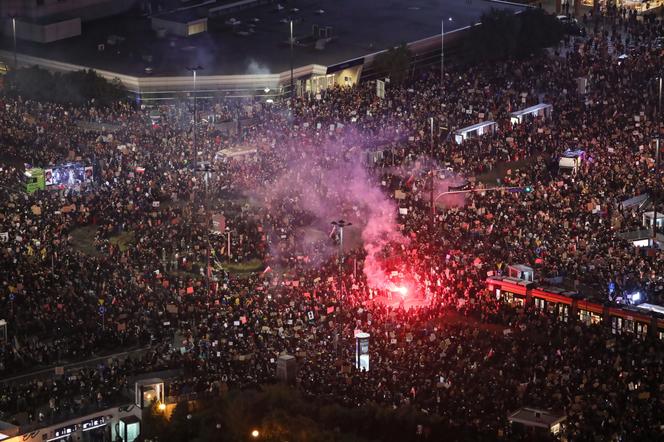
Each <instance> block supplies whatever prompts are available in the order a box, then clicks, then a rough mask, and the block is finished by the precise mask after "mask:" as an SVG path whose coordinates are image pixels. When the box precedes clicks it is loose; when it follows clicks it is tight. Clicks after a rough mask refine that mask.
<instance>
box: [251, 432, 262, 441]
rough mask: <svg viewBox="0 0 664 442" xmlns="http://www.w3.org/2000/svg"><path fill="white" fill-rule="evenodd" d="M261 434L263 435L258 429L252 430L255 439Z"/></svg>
mask: <svg viewBox="0 0 664 442" xmlns="http://www.w3.org/2000/svg"><path fill="white" fill-rule="evenodd" d="M260 435H261V433H260V431H258V430H252V431H251V437H253V438H254V439H258V436H260Z"/></svg>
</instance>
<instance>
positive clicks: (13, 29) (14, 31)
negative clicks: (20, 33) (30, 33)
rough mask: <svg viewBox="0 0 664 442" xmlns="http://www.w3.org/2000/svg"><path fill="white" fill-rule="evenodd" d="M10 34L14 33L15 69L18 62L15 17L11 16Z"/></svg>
mask: <svg viewBox="0 0 664 442" xmlns="http://www.w3.org/2000/svg"><path fill="white" fill-rule="evenodd" d="M12 34H13V35H14V70H17V69H18V62H17V59H16V17H12Z"/></svg>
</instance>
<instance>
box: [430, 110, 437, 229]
mask: <svg viewBox="0 0 664 442" xmlns="http://www.w3.org/2000/svg"><path fill="white" fill-rule="evenodd" d="M434 154H435V148H434V141H433V117H431V170H430V171H429V173H430V174H431V193H430V201H431V234H433V227H434V224H435V222H436V221H435V220H436V206H435V204H434V199H433V186H434V179H435V177H434V174H435V170H436V168H435V167H434V165H435V160H434Z"/></svg>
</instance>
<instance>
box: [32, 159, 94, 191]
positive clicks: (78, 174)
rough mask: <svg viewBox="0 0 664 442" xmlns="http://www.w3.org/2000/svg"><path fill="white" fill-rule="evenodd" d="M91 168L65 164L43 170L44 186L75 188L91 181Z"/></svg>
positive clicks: (76, 164)
mask: <svg viewBox="0 0 664 442" xmlns="http://www.w3.org/2000/svg"><path fill="white" fill-rule="evenodd" d="M92 178H93V168H92V166H84V165H82V164H78V163H67V164H61V165H58V166H54V167H52V168H49V169H44V182H45V184H46V186H63V187H66V186H75V185H77V184H83V183H85V182H89V181H92Z"/></svg>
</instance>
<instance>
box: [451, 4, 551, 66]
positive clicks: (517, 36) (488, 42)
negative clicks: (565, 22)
mask: <svg viewBox="0 0 664 442" xmlns="http://www.w3.org/2000/svg"><path fill="white" fill-rule="evenodd" d="M481 23H482V25H481V26H474V27H472V28H471V29H470V30H469V31H468V35H467V37H466V38H465V40H464V43H463V53H464V54H465V58H466V61H469V62H486V61H494V60H503V59H509V58H517V59H523V58H526V57H530V56H532V55H536V54H537V53H539V52H540V51H541V50H542V49H543V48H545V47H548V46H552V45H555V44H556V43H557V42H559V41H560V40H561V39H562V38H563V36H564V30H563V26H562V24H561V23H560V21H559V20H558V19H556V18H555V17H554V16H552V15H550V14H547V13H546V12H544V11H543V10H541V9H533V8H531V9H527V10H525V11H524V12H523V13H521V14H518V15H516V14H513V13H511V12H509V11H504V10H491V11H490V12H488V13H485V14H484V15H482V19H481Z"/></svg>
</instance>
